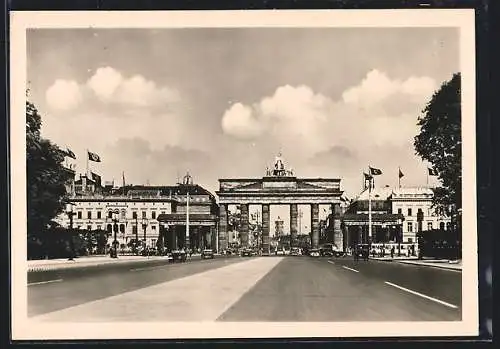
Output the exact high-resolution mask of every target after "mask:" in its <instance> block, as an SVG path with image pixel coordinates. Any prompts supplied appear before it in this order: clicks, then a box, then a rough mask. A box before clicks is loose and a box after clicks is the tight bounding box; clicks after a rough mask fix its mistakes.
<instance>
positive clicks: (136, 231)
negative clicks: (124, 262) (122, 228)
mask: <svg viewBox="0 0 500 349" xmlns="http://www.w3.org/2000/svg"><path fill="white" fill-rule="evenodd" d="M138 247H139V222H138V221H137V216H135V253H136V255H138V254H139V249H138Z"/></svg>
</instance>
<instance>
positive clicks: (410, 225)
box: [408, 222, 413, 233]
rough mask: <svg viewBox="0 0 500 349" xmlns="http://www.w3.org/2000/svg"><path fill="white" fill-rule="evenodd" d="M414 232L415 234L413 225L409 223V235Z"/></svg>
mask: <svg viewBox="0 0 500 349" xmlns="http://www.w3.org/2000/svg"><path fill="white" fill-rule="evenodd" d="M412 232H413V223H412V222H408V233H412Z"/></svg>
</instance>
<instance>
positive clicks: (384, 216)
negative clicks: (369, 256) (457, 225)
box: [327, 186, 450, 249]
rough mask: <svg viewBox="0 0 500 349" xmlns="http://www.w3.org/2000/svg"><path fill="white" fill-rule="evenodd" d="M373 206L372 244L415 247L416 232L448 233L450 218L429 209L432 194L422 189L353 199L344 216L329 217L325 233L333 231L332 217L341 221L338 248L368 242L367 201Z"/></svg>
mask: <svg viewBox="0 0 500 349" xmlns="http://www.w3.org/2000/svg"><path fill="white" fill-rule="evenodd" d="M368 195H371V205H372V241H371V242H372V243H373V244H375V245H377V244H389V245H390V244H399V245H400V244H404V245H415V244H416V243H417V238H416V236H417V232H419V231H427V230H433V229H442V230H444V229H449V228H450V218H449V217H445V216H440V215H437V214H436V213H435V210H434V209H433V208H432V199H433V192H432V190H431V189H430V188H426V187H425V188H424V187H403V188H396V189H393V188H390V187H388V186H386V187H382V188H373V189H372V191H371V193H369V192H368V189H366V190H364V191H362V192H361V193H360V194H359V195H358V196H357V197H355V198H354V199H353V200H352V201H351V202H350V204H349V206H348V207H347V208H346V209H345V212H344V213H338V214H337V215H334V214H331V215H330V216H329V219H328V220H327V222H328V223H327V224H328V226H327V230H328V231H329V232H332V231H333V226H332V224H331V223H330V222H331V221H332V219H331V218H332V217H336V218H337V217H338V218H339V219H340V221H341V226H342V231H343V241H342V244H341V245H337V246H338V247H339V248H344V249H345V248H350V247H353V246H355V245H356V244H357V243H368V241H369V236H368V235H369V216H368V212H369V208H368V203H369V197H368Z"/></svg>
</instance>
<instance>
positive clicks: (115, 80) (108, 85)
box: [87, 67, 123, 101]
mask: <svg viewBox="0 0 500 349" xmlns="http://www.w3.org/2000/svg"><path fill="white" fill-rule="evenodd" d="M122 82H123V76H122V74H120V73H119V72H118V71H117V70H115V69H113V68H111V67H103V68H99V69H97V70H96V72H95V74H94V75H92V77H91V78H90V79H89V80H88V81H87V86H88V87H90V89H91V90H92V91H94V93H95V94H96V96H97V97H99V98H100V99H101V100H103V101H109V100H111V98H112V97H113V95H114V93H115V91H116V90H117V89H118V87H119V86H120V84H122Z"/></svg>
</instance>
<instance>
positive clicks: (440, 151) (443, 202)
mask: <svg viewBox="0 0 500 349" xmlns="http://www.w3.org/2000/svg"><path fill="white" fill-rule="evenodd" d="M460 90H461V88H460V73H456V74H454V75H453V77H452V78H451V80H449V81H446V82H445V83H443V84H442V85H441V87H440V89H439V90H438V91H436V92H435V93H434V95H433V96H432V98H431V100H430V101H429V102H428V104H427V106H426V107H425V109H424V110H423V112H422V115H421V116H420V117H419V119H418V123H417V124H418V126H420V134H418V135H417V136H416V137H415V140H414V146H415V151H416V154H417V155H419V156H420V157H421V158H422V159H424V160H426V161H428V162H430V163H431V164H432V166H433V168H434V169H435V170H436V171H437V172H438V176H439V180H440V182H441V186H440V187H437V188H435V189H434V206H435V207H436V209H437V210H438V211H441V212H443V211H444V212H447V211H448V209H449V207H454V208H455V209H459V208H461V207H462V137H461V98H460Z"/></svg>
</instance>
